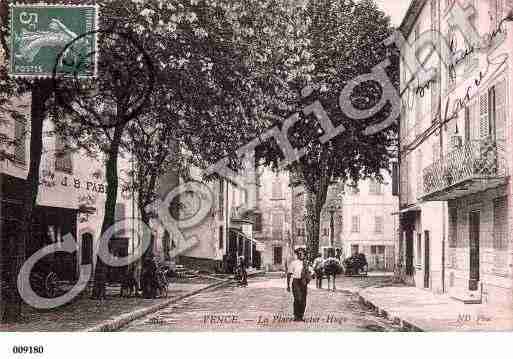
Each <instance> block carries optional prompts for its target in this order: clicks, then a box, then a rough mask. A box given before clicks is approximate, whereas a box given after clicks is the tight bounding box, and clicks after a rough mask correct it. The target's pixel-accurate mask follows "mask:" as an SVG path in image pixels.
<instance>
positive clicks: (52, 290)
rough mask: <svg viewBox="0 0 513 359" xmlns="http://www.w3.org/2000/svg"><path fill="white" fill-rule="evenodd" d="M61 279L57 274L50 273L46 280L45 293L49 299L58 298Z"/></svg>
mask: <svg viewBox="0 0 513 359" xmlns="http://www.w3.org/2000/svg"><path fill="white" fill-rule="evenodd" d="M58 280H59V278H58V277H57V274H56V273H55V272H50V273H48V275H47V276H46V278H45V292H46V295H47V296H48V297H49V298H55V297H56V296H57V289H58V285H57V282H58Z"/></svg>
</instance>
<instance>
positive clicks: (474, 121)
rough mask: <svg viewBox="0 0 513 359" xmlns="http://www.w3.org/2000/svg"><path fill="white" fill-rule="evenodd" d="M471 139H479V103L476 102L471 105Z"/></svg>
mask: <svg viewBox="0 0 513 359" xmlns="http://www.w3.org/2000/svg"><path fill="white" fill-rule="evenodd" d="M469 115H470V139H471V140H472V141H474V140H477V139H479V131H480V128H479V102H478V101H477V100H476V101H474V102H472V104H471V105H470V113H469Z"/></svg>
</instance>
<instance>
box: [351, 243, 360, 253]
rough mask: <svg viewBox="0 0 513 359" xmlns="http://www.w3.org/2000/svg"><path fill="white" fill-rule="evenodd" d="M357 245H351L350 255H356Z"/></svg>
mask: <svg viewBox="0 0 513 359" xmlns="http://www.w3.org/2000/svg"><path fill="white" fill-rule="evenodd" d="M358 250H359V249H358V244H351V254H356V253H358Z"/></svg>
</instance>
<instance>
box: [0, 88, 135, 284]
mask: <svg viewBox="0 0 513 359" xmlns="http://www.w3.org/2000/svg"><path fill="white" fill-rule="evenodd" d="M12 103H13V106H14V107H16V108H17V109H19V111H20V112H22V113H24V114H25V115H26V116H27V118H28V116H29V114H30V96H25V97H22V98H14V99H13V100H12ZM3 120H4V121H3V122H2V123H1V124H0V129H1V130H0V131H1V133H2V135H3V136H4V138H7V139H11V141H13V143H7V142H6V141H4V142H3V143H2V147H3V148H2V149H1V150H2V152H3V153H4V154H5V155H6V156H3V158H2V160H1V161H0V184H1V190H0V200H1V207H0V220H1V230H0V236H1V241H2V246H1V250H0V255H1V264H2V273H4V272H5V270H6V267H8V266H10V265H11V264H12V262H13V256H14V255H15V253H14V252H13V251H15V248H16V241H17V236H18V235H19V225H20V221H21V219H22V208H23V199H24V187H25V182H26V177H27V173H28V165H29V162H30V157H29V154H30V151H29V150H30V149H29V145H30V121H27V122H25V121H24V120H22V119H19V118H16V119H14V118H12V117H9V116H6V117H4V118H3ZM43 134H44V135H43V137H44V138H43V154H42V158H41V165H40V184H39V189H38V196H37V200H36V207H35V209H34V222H33V225H32V238H31V239H30V241H29V242H28V243H26V244H25V245H26V248H25V257H26V258H25V259H28V258H29V257H30V256H32V255H33V254H34V253H35V252H37V251H38V250H40V249H41V248H43V247H46V246H48V245H51V244H56V243H62V242H63V241H64V239H65V238H66V235H68V234H69V235H71V238H72V239H73V240H75V241H76V243H77V251H75V252H73V253H64V252H57V253H54V254H52V255H49V256H46V257H44V258H43V259H42V260H41V261H40V263H39V262H38V263H37V264H36V266H37V267H38V268H39V267H41V268H42V267H43V266H44V267H45V275H46V274H48V272H54V273H55V274H56V276H57V279H58V280H64V281H70V282H74V281H75V280H77V279H78V278H79V273H80V267H81V265H89V264H92V265H93V268H94V266H95V265H96V260H97V250H98V245H99V238H100V232H101V226H102V223H103V217H104V210H105V200H106V189H107V184H106V179H105V169H104V165H103V158H91V157H89V156H87V155H86V153H85V152H84V151H81V150H78V151H71V150H69V146H68V145H67V144H66V141H65V140H63V139H62V138H60V137H59V136H58V135H56V134H55V133H54V126H53V123H52V121H50V120H45V121H44V123H43ZM131 165H132V163H131V159H130V156H127V155H120V157H119V160H118V177H119V178H120V179H121V181H120V182H123V179H127V178H128V177H129V173H128V171H130V168H131ZM135 197H136V196H134V195H133V193H132V192H130V191H125V190H122V186H120V187H119V189H118V196H117V203H116V212H115V217H116V220H117V221H121V220H123V225H122V227H120V230H119V231H117V232H116V233H114V236H113V237H112V238H111V240H110V242H109V248H110V252H111V253H112V254H113V255H114V256H117V257H126V256H127V255H128V254H130V253H132V251H133V250H134V248H136V247H137V246H138V242H137V243H136V239H137V234H136V228H135V226H136V223H135V222H134V221H131V220H130V218H133V217H136V215H134V213H136V212H134V211H136V205H135V203H134V200H135ZM120 271H121V269H120V268H110V269H109V273H108V277H107V280H112V281H118V280H119V278H120V276H121V275H122V273H121V272H120Z"/></svg>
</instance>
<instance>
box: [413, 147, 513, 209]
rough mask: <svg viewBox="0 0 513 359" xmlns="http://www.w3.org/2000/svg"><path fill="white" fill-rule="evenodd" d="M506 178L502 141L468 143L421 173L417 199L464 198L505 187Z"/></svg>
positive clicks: (506, 170)
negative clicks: (420, 185) (421, 191)
mask: <svg viewBox="0 0 513 359" xmlns="http://www.w3.org/2000/svg"><path fill="white" fill-rule="evenodd" d="M507 176H508V169H507V164H506V157H505V151H504V143H503V142H502V141H491V140H478V141H468V142H466V143H463V144H460V145H459V146H457V147H456V149H454V150H453V151H451V152H449V153H448V154H447V155H446V156H443V157H442V158H440V159H439V160H438V161H436V162H434V163H433V164H431V165H430V166H429V167H427V168H425V169H424V170H423V173H422V179H423V193H422V194H421V195H420V199H421V200H423V201H447V200H450V199H455V198H459V197H463V196H468V195H470V194H473V193H478V192H482V191H485V190H488V189H491V188H496V187H499V186H501V185H503V184H505V182H506V177H507Z"/></svg>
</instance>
